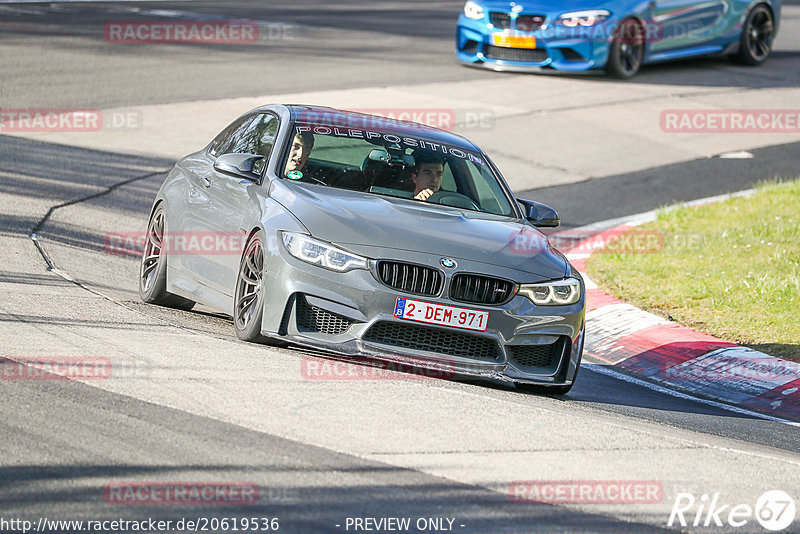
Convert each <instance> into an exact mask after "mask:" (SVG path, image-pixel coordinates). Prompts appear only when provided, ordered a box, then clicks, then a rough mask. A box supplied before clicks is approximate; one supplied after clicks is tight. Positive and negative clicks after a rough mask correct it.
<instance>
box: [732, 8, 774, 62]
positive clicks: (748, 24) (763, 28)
mask: <svg viewBox="0 0 800 534" xmlns="http://www.w3.org/2000/svg"><path fill="white" fill-rule="evenodd" d="M774 37H775V20H774V18H773V16H772V11H770V10H769V8H768V7H767V6H765V5H758V6H756V7H754V8H753V10H752V11H751V12H750V14H749V15H747V20H745V22H744V25H743V26H742V36H741V38H740V41H739V52H738V53H737V54H736V55H735V56H733V59H734V60H735V61H736V62H737V63H740V64H742V65H748V66H751V67H755V66H757V65H761V64H762V63H764V62H765V61H766V60H767V58H768V57H769V54H770V52H771V51H772V41H773V39H774Z"/></svg>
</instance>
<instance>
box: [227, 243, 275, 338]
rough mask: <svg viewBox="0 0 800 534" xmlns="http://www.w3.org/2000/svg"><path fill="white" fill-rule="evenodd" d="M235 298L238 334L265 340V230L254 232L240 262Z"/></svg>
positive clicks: (234, 311)
mask: <svg viewBox="0 0 800 534" xmlns="http://www.w3.org/2000/svg"><path fill="white" fill-rule="evenodd" d="M234 296H235V298H234V302H233V327H234V329H235V330H236V337H238V338H239V339H242V340H244V341H252V342H258V343H264V342H265V341H267V338H265V337H264V336H262V335H261V321H262V318H263V316H264V233H263V232H262V231H260V230H259V231H258V232H256V233H255V234H253V235H252V237H251V238H250V241H248V242H247V246H246V247H245V249H244V253H243V254H242V259H241V261H240V262H239V275H238V276H237V278H236V291H235V293H234Z"/></svg>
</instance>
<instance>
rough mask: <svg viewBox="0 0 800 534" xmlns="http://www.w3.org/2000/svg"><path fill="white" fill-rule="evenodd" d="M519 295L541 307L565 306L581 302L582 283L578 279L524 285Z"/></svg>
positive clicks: (520, 287)
mask: <svg viewBox="0 0 800 534" xmlns="http://www.w3.org/2000/svg"><path fill="white" fill-rule="evenodd" d="M519 294H520V295H523V296H525V297H528V298H529V299H531V301H532V302H533V303H534V304H537V305H539V306H565V305H567V304H575V303H576V302H578V301H579V300H580V298H581V282H580V280H578V279H577V278H565V279H563V280H556V281H554V282H544V283H541V284H522V285H521V286H519Z"/></svg>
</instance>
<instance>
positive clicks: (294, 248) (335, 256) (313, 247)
mask: <svg viewBox="0 0 800 534" xmlns="http://www.w3.org/2000/svg"><path fill="white" fill-rule="evenodd" d="M281 234H282V235H283V246H284V247H286V251H287V252H288V253H289V254H291V255H292V256H294V257H295V258H297V259H298V260H302V261H304V262H306V263H311V264H313V265H319V266H320V267H325V268H326V269H330V270H331V271H337V272H340V273H345V272H347V271H352V270H353V269H366V268H367V259H366V258H362V257H361V256H356V255H355V254H351V253H349V252H345V251H344V250H341V249H338V248H336V247H334V246H333V245H331V244H330V243H325V242H324V241H318V240H316V239H313V238H311V237H309V236H307V235H303V234H295V233H291V232H281Z"/></svg>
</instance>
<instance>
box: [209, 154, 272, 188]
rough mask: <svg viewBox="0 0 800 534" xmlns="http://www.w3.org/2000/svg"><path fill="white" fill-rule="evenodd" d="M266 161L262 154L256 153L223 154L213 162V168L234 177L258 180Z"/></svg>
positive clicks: (252, 180)
mask: <svg viewBox="0 0 800 534" xmlns="http://www.w3.org/2000/svg"><path fill="white" fill-rule="evenodd" d="M266 162H267V159H266V158H265V157H264V156H259V155H257V154H223V155H222V156H220V157H219V158H217V161H216V163H214V170H216V171H218V172H221V173H222V174H227V175H229V176H233V177H234V178H245V179H246V180H250V181H251V182H258V181H259V180H261V173H262V172H263V171H264V166H265V165H266Z"/></svg>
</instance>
